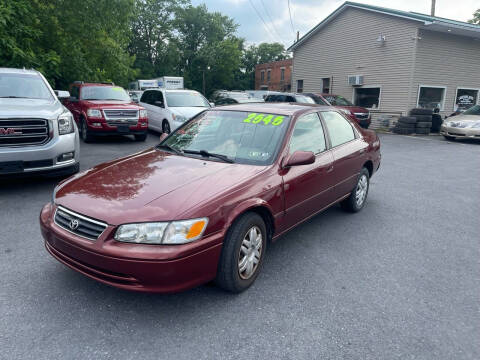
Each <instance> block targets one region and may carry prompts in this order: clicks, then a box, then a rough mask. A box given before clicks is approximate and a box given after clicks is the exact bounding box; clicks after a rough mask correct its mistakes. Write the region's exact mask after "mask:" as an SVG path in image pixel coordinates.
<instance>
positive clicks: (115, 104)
mask: <svg viewBox="0 0 480 360" xmlns="http://www.w3.org/2000/svg"><path fill="white" fill-rule="evenodd" d="M83 102H84V104H85V105H87V106H89V107H92V108H94V107H95V108H102V109H109V108H110V109H130V110H131V109H135V110H138V109H140V108H142V107H141V106H139V105H137V104H136V103H134V102H133V101H132V102H127V101H115V100H83Z"/></svg>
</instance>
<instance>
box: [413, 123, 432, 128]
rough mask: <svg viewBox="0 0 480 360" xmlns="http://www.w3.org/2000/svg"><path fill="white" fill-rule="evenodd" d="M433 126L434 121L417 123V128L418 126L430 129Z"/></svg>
mask: <svg viewBox="0 0 480 360" xmlns="http://www.w3.org/2000/svg"><path fill="white" fill-rule="evenodd" d="M431 127H432V123H431V122H418V123H417V129H418V128H425V129H426V128H428V129H430V128H431Z"/></svg>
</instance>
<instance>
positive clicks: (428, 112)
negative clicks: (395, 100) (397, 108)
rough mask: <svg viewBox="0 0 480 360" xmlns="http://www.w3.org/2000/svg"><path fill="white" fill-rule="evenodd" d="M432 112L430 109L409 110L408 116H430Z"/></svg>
mask: <svg viewBox="0 0 480 360" xmlns="http://www.w3.org/2000/svg"><path fill="white" fill-rule="evenodd" d="M432 113H433V110H430V109H419V108H417V109H412V110H410V115H432Z"/></svg>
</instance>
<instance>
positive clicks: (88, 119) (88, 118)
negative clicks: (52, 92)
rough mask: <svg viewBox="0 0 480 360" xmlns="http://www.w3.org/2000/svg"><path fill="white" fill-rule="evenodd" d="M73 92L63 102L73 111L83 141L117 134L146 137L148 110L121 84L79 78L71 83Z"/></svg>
mask: <svg viewBox="0 0 480 360" xmlns="http://www.w3.org/2000/svg"><path fill="white" fill-rule="evenodd" d="M70 95H71V96H70V98H68V99H67V100H65V101H64V103H63V104H64V105H65V107H67V108H68V110H70V111H71V113H72V114H73V116H74V118H75V121H76V122H77V125H78V128H79V130H80V136H81V138H82V140H83V141H85V142H89V141H91V140H92V139H93V137H94V136H101V135H114V134H120V135H133V136H134V137H135V140H137V141H145V139H146V138H147V129H148V118H147V110H145V108H143V107H141V106H139V105H137V104H135V103H134V102H133V101H132V99H131V98H130V96H128V94H127V92H126V91H125V90H124V89H123V88H122V87H120V86H115V85H114V84H113V83H100V84H97V83H84V82H83V81H76V82H75V83H73V84H72V85H70Z"/></svg>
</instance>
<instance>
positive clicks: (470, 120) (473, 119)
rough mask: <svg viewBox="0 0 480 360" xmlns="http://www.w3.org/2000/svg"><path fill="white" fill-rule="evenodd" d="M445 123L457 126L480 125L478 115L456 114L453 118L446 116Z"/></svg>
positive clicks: (479, 116)
mask: <svg viewBox="0 0 480 360" xmlns="http://www.w3.org/2000/svg"><path fill="white" fill-rule="evenodd" d="M447 123H448V125H447ZM445 125H446V126H449V127H458V128H468V127H480V115H458V116H455V117H453V118H447V119H446V120H445Z"/></svg>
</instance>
